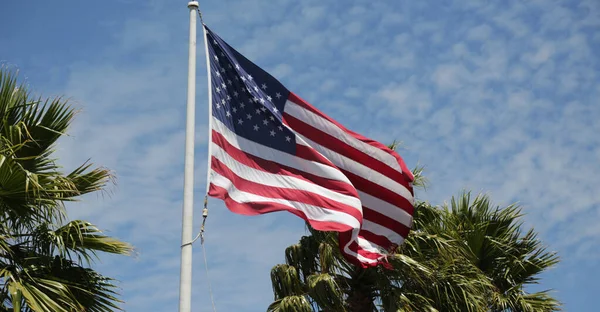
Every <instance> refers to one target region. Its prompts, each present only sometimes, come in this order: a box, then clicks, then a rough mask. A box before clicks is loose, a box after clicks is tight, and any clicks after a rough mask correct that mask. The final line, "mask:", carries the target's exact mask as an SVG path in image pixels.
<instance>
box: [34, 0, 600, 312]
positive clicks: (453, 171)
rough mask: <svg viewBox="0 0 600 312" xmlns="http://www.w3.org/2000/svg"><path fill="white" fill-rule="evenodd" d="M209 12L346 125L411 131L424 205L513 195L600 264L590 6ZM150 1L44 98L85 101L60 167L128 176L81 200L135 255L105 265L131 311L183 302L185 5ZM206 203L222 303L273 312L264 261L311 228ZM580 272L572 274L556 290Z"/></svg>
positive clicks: (68, 68) (239, 45)
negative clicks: (421, 170) (460, 196)
mask: <svg viewBox="0 0 600 312" xmlns="http://www.w3.org/2000/svg"><path fill="white" fill-rule="evenodd" d="M106 5H108V4H106ZM201 6H202V9H203V11H204V17H205V21H206V22H207V23H208V25H209V26H210V27H211V28H212V29H213V30H215V31H217V32H218V33H219V34H220V35H221V36H222V37H223V38H224V39H225V40H226V41H228V42H229V43H231V44H232V45H233V46H234V47H235V48H236V49H238V50H239V51H240V52H242V53H243V54H245V55H247V56H249V57H250V58H251V59H252V60H254V61H256V62H257V63H258V64H260V65H261V66H264V67H265V68H268V69H270V71H271V73H273V74H274V75H275V76H276V77H279V78H281V80H282V81H284V82H285V83H286V85H288V87H290V89H292V91H294V92H296V93H298V94H299V95H300V96H301V97H303V98H305V99H307V100H309V101H311V102H312V103H313V104H314V105H315V106H317V107H319V108H321V109H322V110H323V111H324V112H326V113H327V114H330V115H331V117H333V118H334V119H336V120H338V121H340V122H342V123H343V124H345V125H347V126H348V127H349V128H351V129H352V130H355V131H357V132H360V133H362V134H365V135H367V136H369V137H372V138H374V139H377V140H380V141H382V142H384V143H387V142H391V141H392V140H394V139H399V140H402V141H403V142H404V143H405V144H406V145H405V146H406V149H405V150H402V152H401V154H402V156H403V157H404V158H405V159H406V160H407V163H408V164H409V166H414V165H416V164H417V162H419V163H421V164H423V165H425V166H426V169H427V171H426V173H427V175H428V176H429V178H430V181H431V182H432V184H431V187H430V188H429V189H428V191H427V192H424V193H419V194H418V196H419V197H420V198H423V199H427V200H429V201H431V202H433V203H440V202H441V201H442V200H445V199H448V198H449V197H450V196H451V195H454V194H456V193H458V192H459V191H460V190H461V189H463V188H468V189H473V190H474V191H479V190H481V191H485V192H488V193H489V194H491V196H492V199H493V200H494V201H495V202H498V203H501V204H508V203H510V202H513V201H517V200H518V201H520V202H521V203H522V204H523V205H524V209H525V212H526V213H527V224H528V225H533V226H535V227H536V228H537V229H538V230H539V231H541V233H542V237H543V238H544V240H545V241H547V242H548V243H549V244H551V249H558V250H559V251H560V252H561V255H562V256H563V257H564V258H566V260H565V262H566V263H568V264H569V263H575V262H577V261H579V260H578V259H584V258H585V257H591V258H594V257H597V256H598V254H597V253H595V252H594V250H595V249H598V247H600V245H598V243H597V242H598V239H599V238H600V233H599V232H598V231H597V230H596V229H597V227H595V226H594V220H596V219H597V218H598V216H599V215H598V214H599V213H600V198H599V195H598V192H596V191H595V186H596V185H598V183H600V180H599V178H598V177H599V176H600V172H599V170H598V168H599V167H598V166H597V163H598V161H600V148H599V146H600V141H599V139H598V136H597V133H600V124H599V123H598V122H597V120H598V118H600V108H599V107H598V105H596V104H595V103H596V102H597V99H598V98H600V86H599V84H598V72H599V67H598V66H599V64H598V59H597V57H596V55H597V54H598V42H599V41H600V37H598V35H597V34H596V32H597V31H595V30H597V27H598V22H597V18H595V17H597V16H598V14H595V13H598V12H599V11H598V7H599V6H598V5H597V3H596V2H595V1H583V2H581V3H580V4H579V5H576V6H573V5H560V6H559V5H554V4H547V3H546V2H533V1H532V2H531V3H527V4H522V3H519V2H516V1H508V2H501V3H500V2H498V3H484V2H480V1H471V2H464V1H460V2H455V3H454V4H451V5H448V6H447V7H444V9H443V10H441V9H439V7H438V6H430V5H429V4H427V3H425V2H418V3H416V2H411V3H406V4H405V3H403V4H398V3H391V2H387V3H383V2H381V3H361V4H355V5H351V4H350V5H343V6H338V5H335V4H333V3H332V2H331V3H328V2H318V1H303V2H293V1H281V2H279V1H278V2H277V3H275V2H272V1H253V2H248V1H234V2H223V3H220V2H218V3H214V4H206V5H204V4H202V3H201ZM138 9H139V10H137V11H136V14H140V15H139V16H136V17H135V18H132V19H128V20H127V21H123V20H116V21H114V22H113V23H110V24H106V25H104V26H102V27H103V29H105V30H106V29H108V30H110V31H111V32H113V33H114V36H113V37H112V41H110V42H102V43H101V44H98V47H99V48H98V51H97V53H98V55H94V56H93V57H92V56H90V57H89V59H87V60H81V59H78V60H77V61H76V62H73V61H71V60H63V63H59V62H58V61H57V63H56V65H53V66H59V67H60V68H61V70H60V71H58V73H59V75H62V74H64V73H65V72H67V76H65V77H60V78H61V79H55V82H53V84H52V85H54V84H59V85H60V90H55V89H51V90H49V91H50V92H55V91H63V92H62V93H65V94H67V95H68V96H71V97H72V98H73V100H74V102H75V103H77V104H78V105H82V106H83V112H82V114H80V115H79V116H78V119H77V121H76V124H75V125H74V127H73V131H72V133H71V134H72V137H69V138H65V139H64V140H62V141H61V144H60V146H59V149H60V154H59V156H60V159H61V160H62V162H63V163H64V164H65V166H66V167H68V168H72V167H73V166H75V165H76V164H79V163H81V162H83V161H84V160H86V159H87V158H90V157H91V158H92V160H93V161H94V162H96V163H98V164H102V165H105V166H107V167H109V168H111V169H114V170H115V172H116V173H117V175H118V182H119V183H118V185H117V186H115V187H114V188H113V189H112V190H113V194H112V196H111V197H108V198H96V197H95V196H88V197H86V201H84V203H83V204H81V205H72V206H70V211H71V212H72V215H73V216H77V217H84V218H88V219H90V220H91V221H93V222H95V223H97V224H98V225H99V226H100V227H101V228H104V229H108V230H110V231H111V233H114V234H116V235H117V236H119V237H121V238H123V239H125V240H128V241H131V242H133V243H134V244H135V245H136V246H137V247H138V248H139V251H140V254H139V256H138V258H137V259H123V258H113V257H110V258H109V259H108V260H107V261H105V263H104V264H102V266H101V268H102V270H103V271H106V272H109V273H110V274H114V276H116V277H118V278H120V279H122V280H123V283H122V284H121V286H122V287H123V291H124V294H125V299H126V300H127V302H128V303H127V306H126V309H127V310H128V311H147V310H164V311H167V310H173V309H175V307H176V305H177V286H178V274H179V245H180V231H181V229H180V226H181V225H180V224H181V220H180V218H181V194H182V190H181V189H182V185H183V141H184V137H183V131H184V127H185V118H184V117H185V115H184V114H185V93H186V92H185V90H186V81H185V79H186V74H187V64H186V60H187V42H186V40H187V12H186V8H185V5H182V6H173V5H172V4H171V3H170V2H165V1H155V2H153V3H151V4H148V5H147V6H141V7H140V8H138ZM438 13H439V14H438ZM442 13H443V14H442ZM594 14H595V15H594ZM109 37H110V36H109ZM198 43H199V47H201V43H202V41H201V40H198ZM34 52H35V51H24V52H23V53H34ZM66 52H68V51H66ZM203 53H204V52H203V49H201V48H199V51H198V81H197V83H198V90H197V109H196V111H197V132H196V142H197V148H196V151H197V152H196V153H197V154H196V155H197V157H196V160H195V161H196V163H195V167H196V171H195V179H196V182H197V183H196V189H197V190H198V191H197V193H195V203H196V207H197V208H198V209H197V210H196V212H195V224H194V226H195V228H197V227H198V226H199V221H200V209H199V208H200V207H201V203H202V194H203V190H204V187H205V185H204V183H205V178H206V155H205V154H206V144H205V143H206V133H207V132H206V131H207V124H206V115H205V114H206V104H207V103H206V82H205V80H204V78H203V77H204V76H205V69H204V66H205V65H204V59H203V57H204V55H203ZM31 55H35V54H31ZM48 72H51V70H50V69H48ZM26 74H28V75H32V73H26ZM41 88H44V87H43V86H41ZM44 93H47V92H44ZM209 207H210V216H209V220H208V224H207V248H208V255H209V262H210V263H209V265H210V267H211V279H212V281H213V287H214V290H215V295H216V299H217V308H218V309H219V310H221V311H256V310H264V309H265V308H266V305H267V304H268V303H269V302H270V300H271V299H272V298H271V290H270V282H269V269H270V267H271V266H272V265H274V264H276V263H280V262H282V261H283V250H284V248H285V247H286V246H287V245H289V244H291V243H294V242H295V241H296V240H297V239H298V238H299V236H300V235H301V234H302V233H303V227H302V222H300V220H299V219H298V218H296V217H294V216H290V215H287V214H271V215H267V216H259V217H244V216H238V215H234V214H233V213H231V212H229V211H228V210H226V208H225V207H224V206H223V204H222V203H221V202H220V201H217V200H214V199H213V200H211V201H210V206H209ZM194 250H195V252H194V276H195V277H194V283H195V284H194V304H195V306H202V308H200V309H204V310H206V311H209V308H208V305H207V304H206V305H205V303H208V295H207V291H208V290H207V288H206V284H205V282H206V281H205V276H204V272H203V266H202V254H201V253H200V248H199V246H196V247H195V249H194ZM577 274H579V273H577ZM577 274H575V273H573V269H565V271H564V272H562V271H561V272H559V273H557V275H556V276H557V277H556V279H555V280H554V285H556V284H558V283H559V282H557V280H560V279H562V278H566V276H579V275H577ZM551 284H552V281H551ZM149 285H151V286H149ZM559 286H560V285H559ZM560 290H561V291H562V292H563V293H567V294H572V292H570V291H571V290H569V289H566V288H564V287H563V288H560ZM231 294H235V296H232V295H231ZM575 304H577V303H575ZM573 306H574V305H573ZM569 307H571V306H569ZM571 309H576V308H571Z"/></svg>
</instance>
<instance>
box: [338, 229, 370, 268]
mask: <svg viewBox="0 0 600 312" xmlns="http://www.w3.org/2000/svg"><path fill="white" fill-rule="evenodd" d="M359 240H360V238H359V237H358V230H352V239H351V240H350V241H348V243H346V245H344V253H346V254H347V255H349V256H352V257H354V258H357V259H358V261H360V262H362V263H371V264H372V263H376V262H377V261H378V260H377V259H369V258H366V257H364V256H361V255H359V254H358V253H356V252H354V251H352V250H350V245H351V244H352V242H354V241H356V242H358V241H359ZM359 247H360V244H359ZM361 248H362V247H361Z"/></svg>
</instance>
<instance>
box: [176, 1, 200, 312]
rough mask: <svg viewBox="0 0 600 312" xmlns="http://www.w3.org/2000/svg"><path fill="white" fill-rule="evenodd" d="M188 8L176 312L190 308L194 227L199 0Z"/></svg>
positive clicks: (189, 4)
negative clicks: (183, 162) (188, 24)
mask: <svg viewBox="0 0 600 312" xmlns="http://www.w3.org/2000/svg"><path fill="white" fill-rule="evenodd" d="M187 7H188V8H189V9H190V38H189V52H188V53H189V55H188V86H187V116H186V126H185V164H184V168H185V169H184V178H183V180H184V182H183V211H182V226H181V244H182V245H181V271H180V276H179V312H190V311H191V308H192V238H193V237H192V235H193V225H194V222H193V221H194V131H195V125H194V123H195V118H196V107H195V106H196V17H197V16H198V1H190V2H188V4H187Z"/></svg>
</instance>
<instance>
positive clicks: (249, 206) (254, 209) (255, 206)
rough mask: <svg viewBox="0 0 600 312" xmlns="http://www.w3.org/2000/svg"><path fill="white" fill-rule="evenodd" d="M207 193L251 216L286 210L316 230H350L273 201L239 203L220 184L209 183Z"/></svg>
mask: <svg viewBox="0 0 600 312" xmlns="http://www.w3.org/2000/svg"><path fill="white" fill-rule="evenodd" d="M208 194H209V195H210V196H212V197H215V198H219V199H221V200H223V201H224V202H225V205H226V206H227V208H228V209H229V210H231V211H232V212H234V213H238V214H242V215H248V216H253V215H259V214H266V213H271V212H278V211H287V212H291V213H293V214H295V215H297V216H298V217H300V218H302V219H304V220H306V221H307V222H309V223H310V225H311V226H312V227H313V228H314V229H316V230H318V231H342V232H347V231H350V230H351V227H350V226H348V225H345V224H341V223H337V222H330V221H317V220H310V219H308V218H307V217H306V215H305V214H304V213H303V212H302V211H299V210H296V209H293V208H290V207H288V206H286V205H282V204H280V203H274V202H253V203H239V202H236V201H235V200H233V199H232V198H231V197H229V193H228V192H227V190H226V189H224V188H222V187H220V186H216V185H214V184H212V183H211V184H210V188H209V192H208Z"/></svg>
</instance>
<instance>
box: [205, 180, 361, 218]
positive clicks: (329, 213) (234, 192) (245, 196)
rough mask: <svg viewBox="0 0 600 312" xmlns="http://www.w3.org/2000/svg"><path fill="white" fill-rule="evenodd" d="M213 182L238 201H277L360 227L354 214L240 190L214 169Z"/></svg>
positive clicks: (316, 215) (316, 216)
mask: <svg viewBox="0 0 600 312" xmlns="http://www.w3.org/2000/svg"><path fill="white" fill-rule="evenodd" d="M211 175H212V180H211V183H212V184H214V185H216V186H219V187H222V188H224V189H226V190H227V193H228V196H229V197H230V198H231V199H233V200H234V201H236V202H238V203H256V202H275V203H278V204H281V205H285V206H287V207H290V208H292V209H295V210H299V211H302V212H304V214H305V215H306V217H307V218H308V219H310V220H314V221H321V222H335V223H340V224H345V225H348V226H350V227H352V228H354V229H357V228H358V227H360V223H359V221H358V220H356V218H354V217H353V216H351V215H349V214H346V213H343V212H340V211H335V210H330V209H326V208H323V207H318V206H313V205H309V204H306V203H302V202H297V201H291V200H285V199H281V198H269V197H264V196H260V195H256V194H252V193H247V192H244V191H240V190H238V189H237V188H236V187H235V185H234V184H233V182H231V180H229V179H227V178H226V177H224V176H222V175H220V174H219V173H217V172H215V171H214V170H212V172H211Z"/></svg>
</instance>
